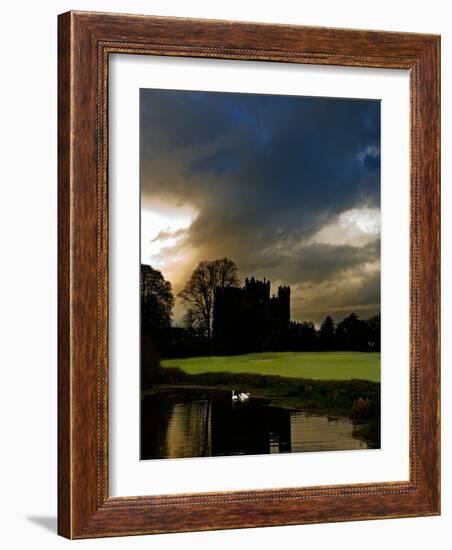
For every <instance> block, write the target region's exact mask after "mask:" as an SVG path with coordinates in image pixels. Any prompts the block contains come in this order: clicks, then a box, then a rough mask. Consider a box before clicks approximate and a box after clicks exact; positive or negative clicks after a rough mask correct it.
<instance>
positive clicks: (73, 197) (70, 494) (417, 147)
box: [58, 12, 440, 538]
mask: <svg viewBox="0 0 452 550" xmlns="http://www.w3.org/2000/svg"><path fill="white" fill-rule="evenodd" d="M58 44H59V65H58V68H59V108H58V112H59V134H58V136H59V138H58V147H59V161H58V168H59V176H58V186H59V191H58V192H59V203H58V204H59V249H58V250H59V256H58V261H59V272H58V273H59V277H58V286H59V290H58V292H59V318H58V330H59V333H58V334H59V348H58V361H59V370H58V373H59V374H58V376H59V384H58V397H59V416H58V418H59V432H58V440H59V445H58V449H59V476H58V481H59V483H58V491H59V506H58V518H59V519H58V531H59V533H60V534H61V535H63V536H65V537H68V538H86V537H101V536H113V535H127V534H144V533H160V532H177V531H194V530H208V529H226V528H238V527H257V526H265V525H289V524H299V523H314V522H326V521H346V520H361V519H370V518H387V517H408V516H416V515H433V514H438V513H439V506H440V505H439V501H440V496H439V487H440V484H439V450H440V449H439V311H440V309H439V297H440V295H439V245H440V237H439V208H440V197H439V179H440V173H439V170H440V159H439V150H440V147H439V55H440V54H439V48H440V39H439V37H438V36H432V35H422V34H411V33H389V32H380V31H378V32H376V31H361V30H343V29H328V28H314V27H297V26H291V25H262V24H254V23H231V22H224V21H203V20H192V19H178V18H161V17H148V16H134V15H119V14H97V13H85V12H69V13H66V14H63V15H61V16H60V17H59V42H58ZM112 53H132V54H145V55H171V56H190V57H211V58H224V59H243V60H268V61H274V62H281V61H284V62H291V63H315V64H333V65H347V66H365V67H382V68H404V69H409V70H410V102H411V187H410V188H411V229H410V292H411V298H410V480H409V481H400V482H391V483H389V482H388V483H379V484H362V485H348V486H345V485H341V486H337V485H336V486H331V487H298V488H293V489H274V490H265V491H264V490H261V491H239V492H227V493H209V494H195V495H171V496H170V495H166V496H165V495H163V496H155V497H127V496H124V497H114V498H112V497H109V495H108V173H107V166H108V163H107V161H108V124H107V122H108V102H107V99H108V98H107V90H108V56H109V55H110V54H112Z"/></svg>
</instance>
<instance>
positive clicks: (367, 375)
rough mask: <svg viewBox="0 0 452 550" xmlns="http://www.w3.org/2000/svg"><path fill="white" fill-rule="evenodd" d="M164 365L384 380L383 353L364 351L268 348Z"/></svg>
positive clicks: (190, 370) (194, 370)
mask: <svg viewBox="0 0 452 550" xmlns="http://www.w3.org/2000/svg"><path fill="white" fill-rule="evenodd" d="M162 366H163V367H179V368H180V369H182V370H184V371H185V372H187V373H188V374H201V373H205V372H230V373H240V372H246V373H250V374H263V375H279V376H286V377H290V378H310V379H314V380H351V379H359V380H370V381H372V382H379V381H380V354H379V353H360V352H356V351H354V352H343V351H332V352H313V353H310V352H266V353H250V354H247V355H231V356H227V357H189V358H186V359H165V360H163V361H162Z"/></svg>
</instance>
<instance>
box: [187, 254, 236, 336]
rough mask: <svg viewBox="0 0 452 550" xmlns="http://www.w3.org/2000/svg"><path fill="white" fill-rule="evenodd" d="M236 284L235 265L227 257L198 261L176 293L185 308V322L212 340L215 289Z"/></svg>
mask: <svg viewBox="0 0 452 550" xmlns="http://www.w3.org/2000/svg"><path fill="white" fill-rule="evenodd" d="M238 284H239V279H238V276H237V266H236V265H235V263H234V262H233V261H232V260H230V259H229V258H221V259H219V260H213V261H203V262H200V263H199V264H198V266H197V267H196V269H195V270H194V271H193V273H192V275H191V277H190V279H189V280H188V281H187V283H186V285H185V287H184V289H183V290H182V291H181V292H180V293H179V294H178V296H179V297H180V298H181V299H182V300H183V302H184V303H185V306H186V309H187V314H186V317H185V320H186V323H190V326H191V327H194V328H197V329H200V330H201V331H202V332H203V333H204V334H205V336H207V338H208V340H209V341H212V322H213V306H214V300H215V291H216V289H217V288H218V287H219V288H224V287H230V286H238Z"/></svg>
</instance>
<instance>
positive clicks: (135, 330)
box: [109, 54, 409, 496]
mask: <svg viewBox="0 0 452 550" xmlns="http://www.w3.org/2000/svg"><path fill="white" fill-rule="evenodd" d="M109 70H110V92H109V94H110V95H109V117H110V150H109V163H110V164H109V168H110V170H109V201H110V220H109V227H110V235H109V239H110V242H109V246H110V248H109V251H110V260H109V262H110V265H109V267H110V271H109V274H110V275H109V276H110V286H109V308H110V309H109V319H110V337H109V342H110V344H109V346H110V348H109V365H110V367H109V369H110V370H109V372H110V375H109V380H110V382H109V384H110V387H109V413H110V414H109V418H110V420H109V422H110V425H109V433H110V436H109V437H110V441H109V468H110V472H109V474H110V476H109V484H110V486H109V494H110V495H111V496H132V495H156V494H172V493H187V492H209V491H228V490H246V489H269V488H283V487H302V486H313V485H330V484H350V483H368V482H371V483H372V482H383V481H402V480H408V476H409V77H408V71H403V70H394V69H388V70H386V69H367V68H343V67H330V66H313V65H297V64H289V63H287V64H286V63H270V62H249V61H247V62H243V61H229V60H210V59H193V58H177V57H157V56H136V55H124V54H118V55H110V64H109ZM140 88H163V89H181V90H183V89H186V90H205V91H222V92H249V93H267V94H287V95H305V96H323V97H348V98H353V97H356V98H369V99H370V98H373V99H381V100H382V104H381V117H382V132H381V136H382V138H381V159H382V164H381V168H382V170H381V174H382V184H381V222H382V223H381V227H382V232H381V239H382V240H381V243H382V248H381V260H382V272H381V275H382V278H381V288H382V299H381V312H382V353H381V380H382V403H381V407H382V414H381V425H382V446H381V450H359V451H339V452H321V453H320V452H315V453H292V454H279V455H260V456H240V457H209V458H193V459H166V460H144V461H140V460H139V427H140V416H139V412H140V398H139V395H140V387H139V263H140V184H139V89H140Z"/></svg>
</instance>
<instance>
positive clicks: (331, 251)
mask: <svg viewBox="0 0 452 550" xmlns="http://www.w3.org/2000/svg"><path fill="white" fill-rule="evenodd" d="M140 167H141V199H142V217H143V215H144V216H147V218H146V219H151V217H152V216H154V217H158V215H159V212H161V211H162V210H163V211H167V212H169V214H168V216H167V218H162V224H161V227H159V228H158V230H156V229H154V230H153V231H154V232H152V231H148V234H147V233H146V228H145V226H144V225H142V237H141V238H142V242H143V251H142V256H143V257H142V261H143V262H144V263H151V264H152V263H154V264H157V267H159V268H160V269H161V270H162V272H163V273H164V275H165V276H167V277H168V278H169V280H170V281H171V282H172V284H173V286H174V289H175V291H176V292H177V291H179V290H180V289H181V287H182V285H183V283H184V282H185V280H186V278H187V277H188V276H189V275H190V273H191V271H192V270H193V268H194V267H195V266H196V264H197V262H198V261H200V260H202V259H215V258H218V257H224V256H228V257H230V258H231V259H233V260H234V261H235V262H236V264H237V266H238V268H239V274H240V276H241V277H242V279H244V278H245V277H248V276H251V275H254V276H255V277H260V278H262V277H266V278H268V279H270V280H271V281H272V285H273V288H275V287H276V285H278V284H290V285H291V287H292V316H293V318H294V319H296V320H313V321H315V322H319V321H320V320H321V319H322V318H323V317H324V316H325V315H326V314H333V316H335V315H334V312H337V317H338V318H339V316H340V315H344V314H347V313H349V312H351V311H357V313H360V312H362V314H363V315H370V314H373V313H375V312H377V311H378V310H379V307H380V306H379V285H380V281H379V278H380V269H379V257H380V251H379V238H380V233H379V225H378V220H379V208H380V103H379V102H378V101H370V100H356V99H331V98H312V97H299V96H269V95H268V96H267V95H255V94H231V93H217V92H188V91H172V90H148V89H146V90H144V89H143V90H141V95H140ZM184 213H185V214H184ZM184 216H185V218H184ZM149 223H150V224H151V223H152V222H149ZM152 227H155V225H152ZM151 233H152V234H151ZM147 245H149V249H148V248H146V247H147ZM176 317H177V315H176ZM176 321H177V318H176Z"/></svg>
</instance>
